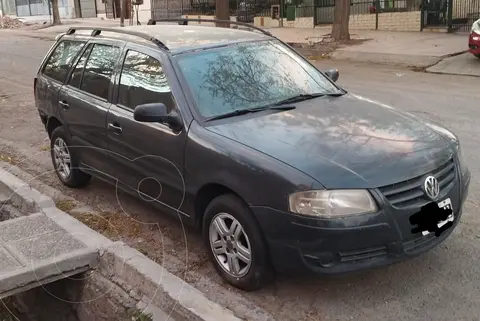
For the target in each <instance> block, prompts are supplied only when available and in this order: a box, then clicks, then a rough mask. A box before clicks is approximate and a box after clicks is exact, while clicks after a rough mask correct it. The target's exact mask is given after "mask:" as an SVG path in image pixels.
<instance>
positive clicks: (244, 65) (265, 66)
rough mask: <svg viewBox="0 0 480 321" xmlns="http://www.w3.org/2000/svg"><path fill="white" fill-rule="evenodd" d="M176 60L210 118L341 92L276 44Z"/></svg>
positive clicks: (244, 46) (200, 53) (212, 51)
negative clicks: (293, 98)
mask: <svg viewBox="0 0 480 321" xmlns="http://www.w3.org/2000/svg"><path fill="white" fill-rule="evenodd" d="M177 62H178V65H179V66H180V69H181V71H182V73H183V75H184V77H185V79H186V81H187V83H188V86H189V87H190V90H191V92H192V94H193V97H194V99H195V101H196V103H197V106H198V109H199V112H200V114H201V115H202V116H203V117H206V118H210V117H215V116H218V115H222V114H226V113H231V112H232V111H238V110H244V109H254V108H259V107H263V106H269V105H274V104H276V103H279V102H281V101H283V100H286V99H288V98H291V97H296V96H299V95H310V94H317V95H319V94H335V93H339V92H340V90H339V89H338V88H337V87H336V86H335V85H333V84H332V82H331V81H329V80H328V79H327V78H326V77H325V76H324V75H322V74H321V73H320V72H319V71H318V70H317V69H315V68H314V67H313V66H311V65H310V64H309V63H308V62H306V61H305V60H304V59H303V58H302V57H300V56H299V55H298V54H297V53H295V52H294V51H293V50H291V49H290V48H288V47H286V46H285V45H283V44H282V43H280V42H279V41H276V40H274V41H264V42H256V43H243V44H237V45H234V46H227V47H221V48H215V49H207V50H203V51H196V52H192V53H187V54H182V55H178V56H177Z"/></svg>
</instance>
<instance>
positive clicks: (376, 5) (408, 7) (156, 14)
mask: <svg viewBox="0 0 480 321" xmlns="http://www.w3.org/2000/svg"><path fill="white" fill-rule="evenodd" d="M3 1H5V0H3ZM17 1H22V0H17ZM23 1H27V0H23ZM106 1H107V2H110V1H112V0H106ZM228 1H229V6H230V15H231V16H233V17H236V19H237V21H241V22H247V23H252V22H253V21H254V17H262V16H263V17H272V16H275V17H276V18H280V16H282V17H283V18H286V20H287V21H291V20H295V19H296V18H302V17H312V19H313V21H314V23H315V24H316V25H322V24H332V23H333V20H334V9H335V0H228ZM151 10H152V18H153V19H165V18H178V17H180V16H182V15H201V16H204V15H208V16H214V15H215V0H152V9H151ZM412 11H415V12H418V14H419V15H420V18H421V19H420V20H421V26H420V29H424V28H428V27H444V28H448V29H450V30H453V31H469V30H470V28H471V26H472V24H473V22H474V21H475V20H477V19H480V0H350V15H351V17H355V16H358V15H369V16H370V17H371V19H370V18H367V20H368V21H370V22H371V21H372V19H373V26H372V28H371V29H382V25H381V24H382V21H384V20H383V18H384V17H382V14H385V13H394V12H412ZM108 13H109V12H107V14H108ZM110 14H111V13H110ZM367 17H368V16H367ZM379 23H380V26H379Z"/></svg>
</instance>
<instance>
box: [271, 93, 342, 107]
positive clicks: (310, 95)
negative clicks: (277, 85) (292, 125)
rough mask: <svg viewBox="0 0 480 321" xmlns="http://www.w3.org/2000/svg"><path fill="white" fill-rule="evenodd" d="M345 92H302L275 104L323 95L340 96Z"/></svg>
mask: <svg viewBox="0 0 480 321" xmlns="http://www.w3.org/2000/svg"><path fill="white" fill-rule="evenodd" d="M343 95H345V93H343V92H336V93H315V94H300V95H296V96H293V97H289V98H287V99H283V100H280V101H279V102H277V103H275V105H274V106H279V105H283V104H288V103H296V102H300V101H304V100H309V99H313V98H317V97H323V96H330V97H338V96H343Z"/></svg>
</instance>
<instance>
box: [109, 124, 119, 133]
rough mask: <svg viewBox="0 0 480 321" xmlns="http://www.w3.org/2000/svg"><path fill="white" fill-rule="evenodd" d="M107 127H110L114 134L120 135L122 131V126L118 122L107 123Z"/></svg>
mask: <svg viewBox="0 0 480 321" xmlns="http://www.w3.org/2000/svg"><path fill="white" fill-rule="evenodd" d="M108 128H109V129H111V130H112V131H113V133H114V134H116V135H120V134H121V133H122V127H120V126H119V125H118V124H113V123H109V124H108Z"/></svg>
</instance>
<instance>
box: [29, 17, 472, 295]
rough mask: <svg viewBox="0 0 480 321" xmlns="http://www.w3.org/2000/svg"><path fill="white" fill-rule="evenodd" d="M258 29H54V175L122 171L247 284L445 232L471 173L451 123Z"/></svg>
mask: <svg viewBox="0 0 480 321" xmlns="http://www.w3.org/2000/svg"><path fill="white" fill-rule="evenodd" d="M257 31H258V30H257ZM257 31H247V30H240V29H231V28H215V27H205V26H191V25H176V24H175V25H154V26H137V27H126V28H118V29H113V30H112V29H110V30H107V29H104V30H100V29H94V30H93V29H92V30H88V31H87V30H79V29H77V30H75V29H70V30H69V31H68V32H67V33H66V34H64V35H61V36H59V37H58V38H57V41H56V43H55V45H54V46H53V47H52V48H51V50H50V51H49V52H48V54H47V56H46V57H45V59H44V61H43V62H42V64H41V66H40V69H39V71H38V75H37V77H36V78H35V98H36V105H37V108H38V110H39V114H40V118H41V120H42V122H43V123H44V124H45V128H46V130H47V131H48V135H49V137H50V139H51V154H52V160H53V164H54V167H55V170H56V173H57V175H58V177H59V179H60V180H61V181H62V182H63V183H64V184H65V185H67V186H70V187H81V186H84V185H86V184H87V183H88V182H89V181H90V178H91V177H92V176H96V177H99V178H101V179H103V180H106V181H108V182H111V183H112V184H117V183H118V186H119V187H121V188H123V189H125V190H126V191H128V192H130V193H132V194H137V195H138V196H139V197H141V198H142V199H144V200H145V201H148V202H150V203H152V205H153V206H158V208H159V211H161V212H168V213H170V214H172V215H176V216H179V217H181V218H182V219H183V220H184V221H185V222H188V223H191V224H193V225H195V226H197V227H198V228H199V229H201V231H202V233H203V236H204V239H205V244H206V246H207V247H208V249H209V250H208V253H209V255H210V257H211V260H212V262H213V264H214V265H215V267H216V269H217V270H218V272H219V274H220V275H221V276H222V277H223V278H224V279H225V280H226V281H227V282H229V283H230V284H233V285H234V286H236V287H239V288H241V289H245V290H253V289H257V288H259V287H260V286H261V285H262V284H264V281H266V280H268V279H269V277H270V276H271V275H272V271H292V270H293V271H302V270H303V271H312V272H315V273H319V274H341V273H345V272H352V271H357V270H361V269H365V268H371V267H375V266H381V265H386V264H390V263H393V262H396V261H399V260H402V259H405V258H408V257H411V256H414V255H416V254H419V253H421V252H424V251H426V250H429V249H431V248H433V247H434V246H436V245H438V244H439V243H440V242H442V241H443V240H444V239H445V238H446V237H447V236H448V235H449V234H450V233H451V232H452V230H453V229H454V228H455V226H456V225H457V223H458V222H459V220H460V216H461V214H462V206H463V203H464V201H465V198H466V196H467V192H468V186H469V181H470V173H469V170H468V168H467V166H466V164H465V162H464V160H463V158H462V153H461V148H460V144H459V141H458V139H457V137H456V136H455V135H454V134H452V133H451V132H450V131H448V130H446V129H444V128H442V127H440V126H438V125H436V124H433V123H430V122H428V121H426V120H420V119H418V118H416V117H414V116H412V115H410V114H405V113H401V112H399V111H397V110H395V109H393V108H391V107H389V106H386V105H383V104H380V103H377V102H374V101H371V100H368V99H366V98H362V97H360V96H356V95H353V94H350V93H347V92H346V91H345V90H344V89H342V88H340V87H339V86H337V85H336V84H335V80H336V78H337V77H338V73H336V72H335V71H329V72H321V71H319V70H317V69H316V68H315V67H314V66H313V65H312V64H310V63H309V61H307V60H306V59H305V58H303V57H302V56H300V55H299V54H298V53H296V52H295V51H294V50H293V49H291V48H290V47H289V46H287V45H286V44H284V43H283V42H281V41H280V40H278V39H276V38H274V37H272V36H270V35H268V34H267V33H266V32H264V33H262V32H257ZM445 259H447V258H445Z"/></svg>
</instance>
